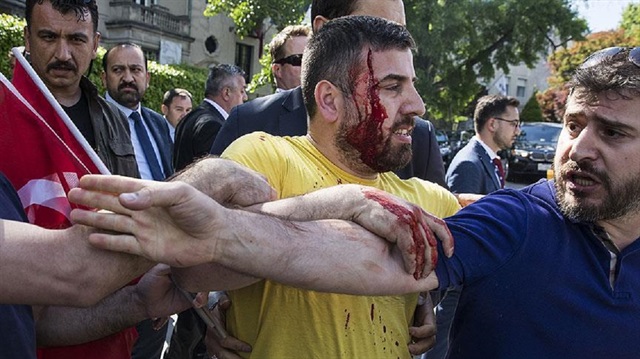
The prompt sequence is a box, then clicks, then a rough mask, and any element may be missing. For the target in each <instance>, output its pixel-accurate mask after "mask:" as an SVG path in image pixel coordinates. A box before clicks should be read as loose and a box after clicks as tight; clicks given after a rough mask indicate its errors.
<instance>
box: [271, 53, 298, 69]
mask: <svg viewBox="0 0 640 359" xmlns="http://www.w3.org/2000/svg"><path fill="white" fill-rule="evenodd" d="M273 63H275V64H280V65H284V64H289V65H291V66H301V65H302V54H295V55H289V56H287V57H283V58H281V59H280V60H276V61H274V62H273Z"/></svg>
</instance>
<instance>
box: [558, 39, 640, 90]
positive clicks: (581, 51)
mask: <svg viewBox="0 0 640 359" xmlns="http://www.w3.org/2000/svg"><path fill="white" fill-rule="evenodd" d="M639 39H640V38H636V39H633V38H631V37H629V36H627V35H626V34H625V33H624V31H623V30H616V31H603V32H596V33H593V34H590V35H588V36H587V38H586V39H585V40H584V41H576V42H574V43H573V44H572V45H571V46H569V47H567V48H561V49H558V50H557V51H555V52H554V53H553V54H551V56H550V57H549V66H550V69H551V76H549V84H550V85H551V86H562V85H563V84H564V83H566V82H567V81H569V79H571V75H572V74H573V72H574V71H575V69H576V68H577V67H578V66H580V64H581V63H582V62H583V61H584V59H586V58H587V57H588V56H589V55H590V54H592V53H594V52H596V51H598V50H600V49H604V48H607V47H611V46H634V45H633V44H634V43H635V44H637V43H638V41H637V40H639Z"/></svg>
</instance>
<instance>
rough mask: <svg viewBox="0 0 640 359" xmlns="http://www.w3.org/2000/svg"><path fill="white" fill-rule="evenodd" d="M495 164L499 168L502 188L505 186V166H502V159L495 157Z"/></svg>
mask: <svg viewBox="0 0 640 359" xmlns="http://www.w3.org/2000/svg"><path fill="white" fill-rule="evenodd" d="M493 164H494V165H495V166H496V170H498V178H500V188H504V168H503V167H502V161H500V159H499V158H497V157H496V158H494V159H493Z"/></svg>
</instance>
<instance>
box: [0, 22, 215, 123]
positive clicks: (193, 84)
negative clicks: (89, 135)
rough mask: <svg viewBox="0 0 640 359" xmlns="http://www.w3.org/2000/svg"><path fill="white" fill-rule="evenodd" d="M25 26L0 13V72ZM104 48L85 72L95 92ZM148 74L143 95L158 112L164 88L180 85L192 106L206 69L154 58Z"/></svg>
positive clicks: (201, 90)
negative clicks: (187, 92)
mask: <svg viewBox="0 0 640 359" xmlns="http://www.w3.org/2000/svg"><path fill="white" fill-rule="evenodd" d="M25 25H26V23H25V21H24V19H22V18H20V17H17V16H13V15H8V14H0V72H2V73H3V74H4V75H5V76H7V77H9V75H10V67H9V57H8V53H9V50H10V49H11V48H13V47H16V46H20V45H23V44H24V39H23V33H22V32H23V28H24V26H25ZM104 53H105V49H104V48H102V47H99V48H98V55H97V57H96V59H95V60H94V61H93V65H92V66H91V70H90V72H89V74H88V76H89V79H90V80H91V82H93V83H94V84H95V85H96V86H97V87H98V93H100V94H104V93H105V91H106V90H105V88H104V86H102V80H101V78H100V75H101V73H102V57H103V56H104ZM149 73H150V74H151V86H149V88H148V89H147V92H146V93H145V95H144V100H143V102H144V105H145V106H147V107H150V108H152V109H154V110H156V111H160V105H161V104H162V96H163V95H164V93H165V91H167V90H169V89H171V88H174V87H180V88H184V89H187V90H189V92H191V94H192V95H193V101H194V105H195V104H197V103H198V101H200V100H201V99H203V98H204V83H205V82H206V80H207V75H208V70H207V69H202V68H197V67H194V66H189V65H160V64H158V63H157V62H155V61H149Z"/></svg>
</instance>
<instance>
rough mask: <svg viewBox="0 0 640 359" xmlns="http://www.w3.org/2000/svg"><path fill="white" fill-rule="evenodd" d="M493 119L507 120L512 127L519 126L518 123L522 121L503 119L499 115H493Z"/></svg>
mask: <svg viewBox="0 0 640 359" xmlns="http://www.w3.org/2000/svg"><path fill="white" fill-rule="evenodd" d="M493 119H495V120H498V121H504V122H509V124H510V125H511V126H513V127H514V128H517V127H520V124H521V123H522V121H520V120H505V119H504V118H500V117H494V118H493Z"/></svg>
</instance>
